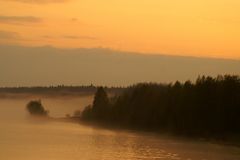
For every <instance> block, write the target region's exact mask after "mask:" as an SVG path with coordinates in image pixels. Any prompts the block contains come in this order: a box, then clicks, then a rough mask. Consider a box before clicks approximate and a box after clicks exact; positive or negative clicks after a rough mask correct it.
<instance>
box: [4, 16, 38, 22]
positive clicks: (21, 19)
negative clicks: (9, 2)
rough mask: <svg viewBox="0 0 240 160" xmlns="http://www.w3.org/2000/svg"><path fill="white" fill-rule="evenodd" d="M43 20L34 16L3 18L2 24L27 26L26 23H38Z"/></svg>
mask: <svg viewBox="0 0 240 160" xmlns="http://www.w3.org/2000/svg"><path fill="white" fill-rule="evenodd" d="M41 21H42V19H41V18H39V17H33V16H1V15H0V23H10V24H26V23H38V22H41Z"/></svg>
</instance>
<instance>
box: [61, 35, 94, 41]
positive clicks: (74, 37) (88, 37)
mask: <svg viewBox="0 0 240 160" xmlns="http://www.w3.org/2000/svg"><path fill="white" fill-rule="evenodd" d="M62 38H65V39H88V40H96V39H97V38H96V37H91V36H73V35H65V36H62Z"/></svg>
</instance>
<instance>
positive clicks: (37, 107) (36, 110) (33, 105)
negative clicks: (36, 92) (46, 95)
mask: <svg viewBox="0 0 240 160" xmlns="http://www.w3.org/2000/svg"><path fill="white" fill-rule="evenodd" d="M27 110H28V112H29V113H30V114H32V115H39V116H47V114H48V111H46V110H45V109H44V107H43V105H42V103H41V101H40V100H35V101H30V102H29V103H28V104H27Z"/></svg>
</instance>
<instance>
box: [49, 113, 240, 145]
mask: <svg viewBox="0 0 240 160" xmlns="http://www.w3.org/2000/svg"><path fill="white" fill-rule="evenodd" d="M52 120H56V121H60V122H68V123H77V124H81V125H85V126H91V127H96V128H103V129H108V130H114V131H117V130H125V131H133V132H138V133H141V132H145V133H153V134H156V135H162V136H168V137H171V138H175V139H177V140H188V141H189V140H190V141H196V142H207V143H212V144H218V145H228V146H233V147H238V148H240V135H237V134H226V135H224V136H223V135H222V136H221V138H219V136H208V137H206V136H199V135H194V136H193V135H186V134H177V133H172V132H169V131H162V130H159V129H158V130H154V129H146V128H145V129H144V128H140V127H130V126H127V125H116V124H111V123H106V122H97V121H94V120H92V121H87V120H82V119H81V118H80V117H61V118H52Z"/></svg>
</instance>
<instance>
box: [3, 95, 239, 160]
mask: <svg viewBox="0 0 240 160" xmlns="http://www.w3.org/2000/svg"><path fill="white" fill-rule="evenodd" d="M38 98H41V100H42V103H43V105H44V106H45V108H46V109H47V110H50V116H52V117H64V116H65V115H66V114H71V113H73V112H74V111H75V110H77V109H81V108H82V107H84V106H86V105H87V104H90V103H91V101H92V98H93V97H92V96H84V97H31V96H30V97H21V98H14V99H13V98H4V99H3V98H0V159H1V160H67V159H69V160H70V159H71V160H75V159H76V160H143V159H160V160H177V159H181V160H239V159H240V148H237V147H234V146H224V145H218V144H212V143H209V142H205V141H200V140H196V141H193V140H186V139H185V140H183V139H179V138H173V137H171V136H167V135H159V134H154V133H149V132H140V131H131V130H119V129H118V130H114V129H104V128H100V127H93V126H87V125H83V124H77V123H69V122H57V121H43V120H39V119H35V118H32V117H31V116H30V115H29V114H28V113H27V111H26V109H25V105H26V104H27V103H28V101H29V100H31V99H38Z"/></svg>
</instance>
